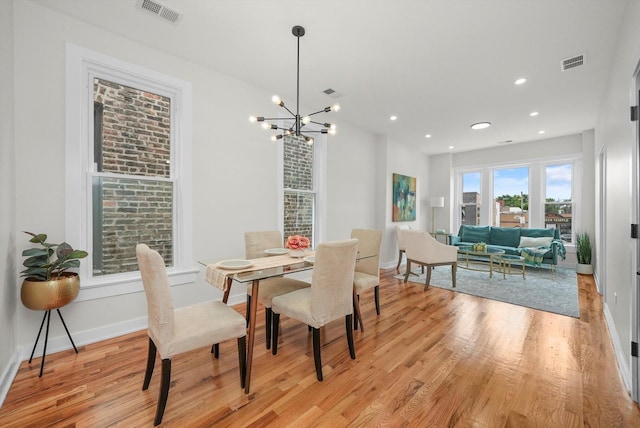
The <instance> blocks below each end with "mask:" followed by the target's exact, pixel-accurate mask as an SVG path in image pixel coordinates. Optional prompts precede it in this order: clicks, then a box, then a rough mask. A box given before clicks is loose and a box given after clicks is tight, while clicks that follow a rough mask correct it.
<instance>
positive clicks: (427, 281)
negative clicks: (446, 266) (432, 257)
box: [424, 265, 433, 291]
mask: <svg viewBox="0 0 640 428" xmlns="http://www.w3.org/2000/svg"><path fill="white" fill-rule="evenodd" d="M432 269H433V266H429V265H427V280H426V281H425V283H424V291H427V289H428V288H429V284H431V270H432Z"/></svg>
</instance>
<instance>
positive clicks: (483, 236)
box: [460, 225, 490, 242]
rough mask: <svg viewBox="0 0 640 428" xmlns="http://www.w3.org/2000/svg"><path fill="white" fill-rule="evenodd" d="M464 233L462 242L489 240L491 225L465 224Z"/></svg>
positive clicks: (461, 237)
mask: <svg viewBox="0 0 640 428" xmlns="http://www.w3.org/2000/svg"><path fill="white" fill-rule="evenodd" d="M461 228H462V235H461V236H460V240H461V241H462V242H488V241H489V230H490V229H489V228H490V227H489V226H469V225H463V226H461Z"/></svg>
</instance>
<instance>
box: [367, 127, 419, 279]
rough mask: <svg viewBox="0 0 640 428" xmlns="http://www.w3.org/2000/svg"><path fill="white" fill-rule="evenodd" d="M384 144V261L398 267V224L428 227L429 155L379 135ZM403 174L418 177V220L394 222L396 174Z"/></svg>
mask: <svg viewBox="0 0 640 428" xmlns="http://www.w3.org/2000/svg"><path fill="white" fill-rule="evenodd" d="M378 144H379V145H380V147H379V149H380V151H379V152H378V156H379V158H380V159H382V161H381V162H380V163H381V164H382V163H384V165H385V173H384V175H385V178H384V180H385V181H384V183H381V184H382V186H383V188H384V189H386V191H385V195H386V197H385V200H384V207H383V209H384V229H383V230H384V231H385V232H384V235H383V238H382V252H381V258H380V265H381V266H382V267H383V268H390V267H395V266H396V264H397V262H398V244H397V240H396V225H398V224H408V225H410V226H411V227H412V228H414V229H421V230H427V217H426V213H427V211H428V201H427V199H428V185H427V172H428V160H429V159H428V156H426V155H421V154H417V153H416V152H415V150H414V149H412V148H411V147H410V146H407V145H405V144H402V143H400V142H398V141H392V140H389V139H388V138H386V137H385V136H378ZM394 173H396V174H402V175H407V176H411V177H415V178H416V194H417V195H416V198H417V201H416V221H414V222H393V215H392V214H393V211H392V206H393V190H392V189H393V174H394Z"/></svg>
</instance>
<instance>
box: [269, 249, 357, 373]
mask: <svg viewBox="0 0 640 428" xmlns="http://www.w3.org/2000/svg"><path fill="white" fill-rule="evenodd" d="M357 251H358V240H357V239H348V240H344V241H333V242H325V243H323V244H320V245H318V249H317V250H316V254H315V260H314V267H313V275H312V279H311V287H310V288H304V289H301V290H296V291H292V292H290V293H287V294H283V295H281V296H277V297H274V298H273V300H272V307H271V309H272V310H273V345H272V347H271V352H272V354H273V355H276V354H277V353H278V330H279V325H280V316H281V315H284V316H287V317H289V318H293V319H296V320H298V321H300V322H303V323H305V324H307V325H308V326H309V327H310V328H311V329H312V331H313V359H314V362H315V366H316V377H317V378H318V380H319V381H322V379H323V376H322V358H321V355H320V328H322V327H324V326H325V325H326V324H327V323H329V322H331V321H334V320H336V319H339V318H342V317H345V324H346V331H347V344H348V346H349V355H350V356H351V359H355V358H356V351H355V345H354V342H353V327H352V322H353V321H352V317H353V276H354V272H355V264H356V253H357Z"/></svg>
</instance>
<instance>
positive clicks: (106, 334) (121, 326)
mask: <svg viewBox="0 0 640 428" xmlns="http://www.w3.org/2000/svg"><path fill="white" fill-rule="evenodd" d="M244 302H246V294H245V293H239V294H235V295H232V296H229V301H228V304H229V305H230V306H234V305H237V304H239V303H244ZM53 316H54V317H55V314H54V315H53ZM146 328H147V317H141V318H136V319H132V320H127V321H123V322H120V323H116V324H109V325H105V326H102V327H98V328H93V329H89V330H84V331H79V332H78V331H76V332H73V333H72V334H71V337H72V338H73V342H74V343H75V344H76V347H78V346H83V345H89V344H91V343H96V342H100V341H102V340H107V339H112V338H114V337H118V336H123V335H125V334H129V333H133V332H134V331H140V330H144V329H146ZM43 334H44V333H43ZM72 348H73V347H72V346H71V342H70V341H69V338H68V337H67V335H66V334H64V333H63V334H62V335H59V336H55V337H51V336H50V337H49V340H48V341H47V355H49V354H53V353H56V352H60V351H66V350H67V349H72ZM32 349H33V343H31V344H28V345H22V346H19V347H18V362H21V361H25V360H27V359H28V358H29V356H30V355H31V350H32ZM43 349H44V337H43V336H41V337H40V341H39V342H38V346H37V348H36V351H35V353H34V354H33V355H34V358H36V357H37V358H40V356H42V350H43Z"/></svg>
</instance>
